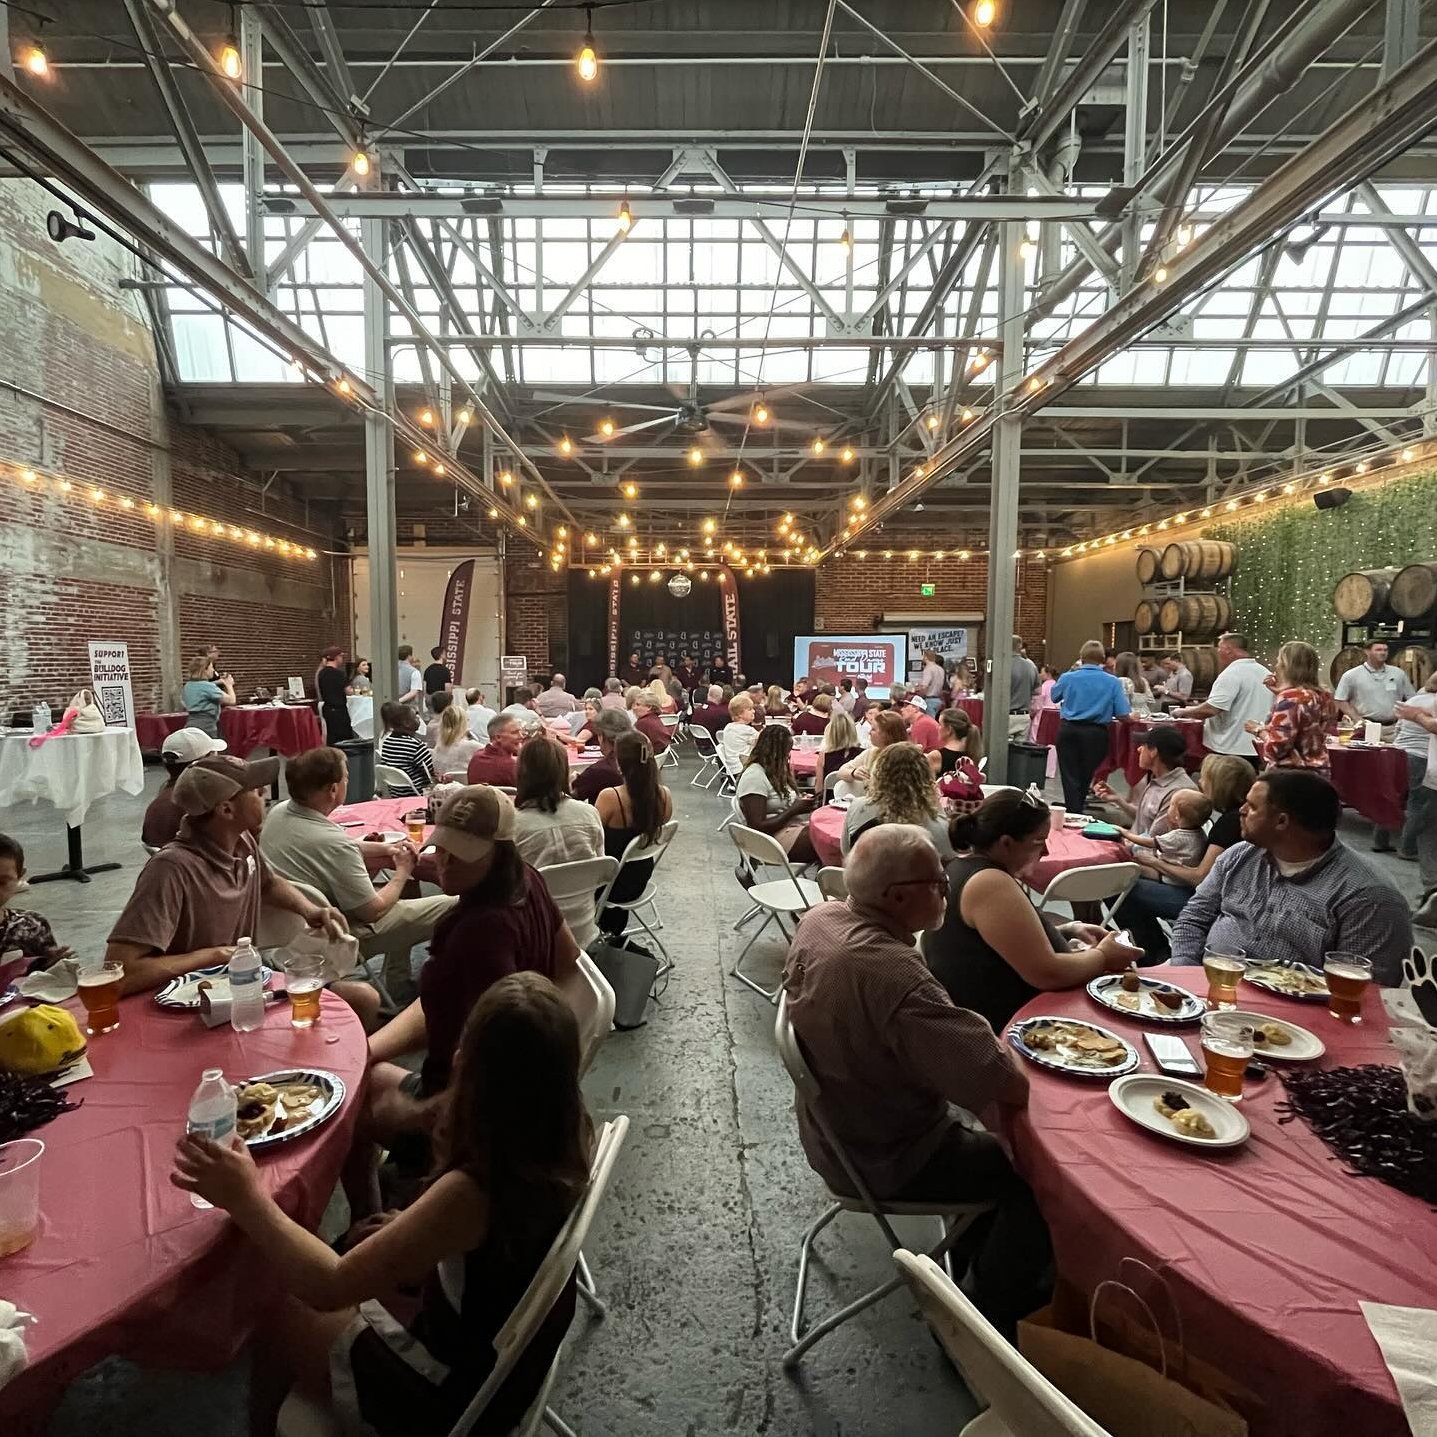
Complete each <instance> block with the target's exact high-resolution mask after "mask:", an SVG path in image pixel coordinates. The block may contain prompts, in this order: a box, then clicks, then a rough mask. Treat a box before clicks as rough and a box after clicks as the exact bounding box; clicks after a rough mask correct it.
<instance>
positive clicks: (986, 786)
mask: <svg viewBox="0 0 1437 1437" xmlns="http://www.w3.org/2000/svg"><path fill="white" fill-rule="evenodd" d="M978 787H979V788H981V789H982V790H983V797H984V798H991V797H992V796H993V794H995V793H1017V792H1018V786H1017V784H1014V783H980V784H979V785H978Z"/></svg>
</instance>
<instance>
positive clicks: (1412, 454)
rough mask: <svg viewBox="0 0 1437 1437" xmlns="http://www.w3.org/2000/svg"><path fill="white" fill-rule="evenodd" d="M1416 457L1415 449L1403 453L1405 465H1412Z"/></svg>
mask: <svg viewBox="0 0 1437 1437" xmlns="http://www.w3.org/2000/svg"><path fill="white" fill-rule="evenodd" d="M1416 457H1417V455H1416V450H1414V449H1411V448H1408V449H1404V450H1403V451H1402V462H1403V463H1404V464H1410V463H1411V462H1412V461H1413V459H1415V458H1416Z"/></svg>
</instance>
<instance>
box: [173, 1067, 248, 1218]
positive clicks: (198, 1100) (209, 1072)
mask: <svg viewBox="0 0 1437 1437" xmlns="http://www.w3.org/2000/svg"><path fill="white" fill-rule="evenodd" d="M235 1107H236V1104H235V1090H234V1089H233V1088H232V1087H231V1086H230V1085H229V1084H228V1083H227V1082H225V1075H224V1073H223V1071H222V1070H221V1069H219V1068H206V1069H205V1070H204V1072H203V1074H201V1076H200V1085H199V1087H198V1088H196V1089H195V1093H194V1097H192V1098H191V1099H190V1111H189V1116H188V1117H187V1118H186V1119H185V1131H186V1132H187V1133H199V1134H200V1136H201V1137H206V1138H208V1139H209V1140H210V1141H211V1142H215V1143H226V1144H227V1143H228V1142H229V1140H230V1137H231V1135H232V1134H233V1133H234V1130H235ZM190 1201H191V1202H192V1203H193V1204H194V1205H195V1206H196V1207H212V1206H213V1204H212V1203H207V1202H206V1201H205V1200H204V1198H202V1197H201V1196H200V1195H199V1194H198V1193H191V1194H190Z"/></svg>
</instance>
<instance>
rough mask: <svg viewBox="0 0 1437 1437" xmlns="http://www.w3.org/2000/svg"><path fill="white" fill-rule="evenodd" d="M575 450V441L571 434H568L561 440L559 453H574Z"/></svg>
mask: <svg viewBox="0 0 1437 1437" xmlns="http://www.w3.org/2000/svg"><path fill="white" fill-rule="evenodd" d="M573 452H574V441H573V440H572V439H570V438H569V436H568V435H567V434H566V435H565V436H564V437H563V438H562V439H561V440H560V441H559V453H560V454H566V455H567V454H572V453H573Z"/></svg>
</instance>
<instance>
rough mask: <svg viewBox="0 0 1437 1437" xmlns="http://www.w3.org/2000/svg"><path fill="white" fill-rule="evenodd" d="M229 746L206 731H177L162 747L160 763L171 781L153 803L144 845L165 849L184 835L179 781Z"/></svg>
mask: <svg viewBox="0 0 1437 1437" xmlns="http://www.w3.org/2000/svg"><path fill="white" fill-rule="evenodd" d="M228 747H229V745H228V744H226V743H225V741H224V739H222V738H211V737H210V736H209V735H208V734H207V733H205V732H204V731H203V730H202V729H197V728H192V727H186V728H177V729H176V730H175V731H174V733H172V734H170V735H169V737H168V738H166V739H165V741H164V743H163V744H162V745H161V746H160V762H161V763H162V764H164V766H165V772H166V773H167V774H168V775H169V778H168V779H167V780H166V781H165V784H164V786H163V787H162V788H161V789H160V791H159V792H158V793H157V794H156V795H155V796H154V797H153V798H152V799H151V800H150V806H149V807H148V808H147V809H146V810H145V817H144V820H143V822H142V823H141V824H140V842H141V843H143V844H144V845H145V846H146V847H148V848H163V847H164V846H165V844H167V843H169V842H170V840H171V839H173V838H174V836H175V834H177V833H178V832H179V831H180V824H182V823H183V822H184V820H185V816H184V814H182V813H181V812H180V811H179V809H178V808H176V807H175V800H174V793H175V781H176V780H177V779H178V778H179V776H180V775H181V774H182V773H183V772H184V771H185V770H186V769H187V768H188V767H189V766H190V765H191V764H192V763H194V762H195V760H196V759H201V758H207V757H208V756H209V755H210V754H212V753H223V752H224V751H225V749H226V748H228Z"/></svg>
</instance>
